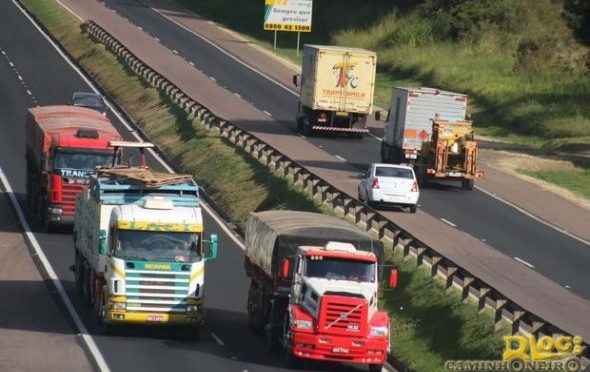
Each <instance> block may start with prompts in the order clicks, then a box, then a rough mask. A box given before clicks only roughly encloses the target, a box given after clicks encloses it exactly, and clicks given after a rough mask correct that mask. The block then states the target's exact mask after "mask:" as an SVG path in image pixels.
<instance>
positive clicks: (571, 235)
mask: <svg viewBox="0 0 590 372" xmlns="http://www.w3.org/2000/svg"><path fill="white" fill-rule="evenodd" d="M475 188H476V189H477V190H479V191H481V192H483V193H485V194H487V195H489V196H491V197H492V198H494V199H496V200H498V201H500V202H502V203H504V204H506V205H508V206H509V207H512V208H514V209H516V210H517V211H519V212H520V213H522V214H524V215H526V216H528V217H530V218H532V219H533V220H535V221H537V222H539V223H542V224H543V225H545V226H548V227H550V228H552V229H553V230H555V231H557V232H560V233H562V234H564V235H567V236H569V237H570V238H572V239H575V240H577V241H579V242H580V243H584V244H586V245H589V246H590V241H588V240H586V239H584V238H581V237H579V236H577V235H574V234H572V233H570V232H569V231H567V230H566V229H562V228H561V227H559V226H556V225H553V224H552V223H551V222H548V221H545V220H544V219H542V218H540V217H537V216H535V215H534V214H532V213H530V212H527V211H526V210H524V209H523V208H521V207H519V206H518V205H516V204H514V203H512V202H509V201H508V200H506V199H503V198H501V197H499V196H497V195H496V194H494V193H492V192H489V191H487V190H486V189H484V188H482V187H480V186H475Z"/></svg>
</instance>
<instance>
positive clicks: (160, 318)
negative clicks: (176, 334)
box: [147, 315, 164, 322]
mask: <svg viewBox="0 0 590 372" xmlns="http://www.w3.org/2000/svg"><path fill="white" fill-rule="evenodd" d="M147 320H148V321H150V322H163V321H164V315H148V316H147Z"/></svg>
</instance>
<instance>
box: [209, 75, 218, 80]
mask: <svg viewBox="0 0 590 372" xmlns="http://www.w3.org/2000/svg"><path fill="white" fill-rule="evenodd" d="M209 78H210V79H211V80H213V81H217V80H216V79H215V78H214V77H213V76H209Z"/></svg>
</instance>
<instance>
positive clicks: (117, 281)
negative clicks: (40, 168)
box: [74, 167, 217, 332]
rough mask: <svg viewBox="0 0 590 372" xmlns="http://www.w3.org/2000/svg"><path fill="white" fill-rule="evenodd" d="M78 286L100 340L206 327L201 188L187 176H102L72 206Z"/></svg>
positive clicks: (127, 171) (211, 246) (115, 172)
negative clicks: (137, 330)
mask: <svg viewBox="0 0 590 372" xmlns="http://www.w3.org/2000/svg"><path fill="white" fill-rule="evenodd" d="M76 213H77V215H76V216H77V217H76V221H75V224H74V243H75V244H74V247H75V259H76V263H75V273H76V286H77V289H78V292H79V294H80V295H82V296H83V298H84V301H85V303H86V304H87V305H88V306H89V307H91V308H94V309H95V310H96V314H97V317H98V321H99V323H100V324H101V325H102V327H103V330H104V331H105V332H109V331H111V330H112V329H113V326H115V325H118V324H123V323H135V324H153V325H181V326H188V327H191V328H194V329H195V332H198V329H199V328H200V326H201V325H202V324H203V322H204V313H203V287H204V283H205V282H204V274H205V261H207V260H210V259H214V258H215V257H216V256H217V236H216V235H211V237H210V240H208V241H205V240H203V234H204V227H203V218H202V215H201V208H200V206H199V194H198V186H197V184H196V183H195V181H194V180H193V179H192V177H190V176H182V175H180V176H179V175H171V174H164V173H154V172H151V171H150V170H149V169H148V168H146V167H136V168H103V169H99V170H98V171H97V173H96V174H95V175H94V176H92V177H91V179H90V187H89V188H88V189H86V190H84V191H83V193H82V194H81V195H80V196H79V198H78V201H77V209H76Z"/></svg>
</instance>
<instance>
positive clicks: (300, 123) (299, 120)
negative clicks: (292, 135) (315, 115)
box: [297, 116, 303, 133]
mask: <svg viewBox="0 0 590 372" xmlns="http://www.w3.org/2000/svg"><path fill="white" fill-rule="evenodd" d="M297 131H298V132H299V133H303V116H300V117H298V118H297Z"/></svg>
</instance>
